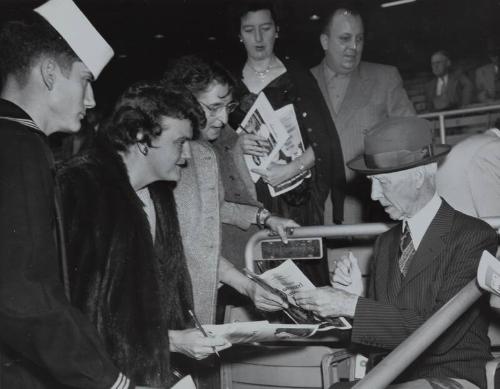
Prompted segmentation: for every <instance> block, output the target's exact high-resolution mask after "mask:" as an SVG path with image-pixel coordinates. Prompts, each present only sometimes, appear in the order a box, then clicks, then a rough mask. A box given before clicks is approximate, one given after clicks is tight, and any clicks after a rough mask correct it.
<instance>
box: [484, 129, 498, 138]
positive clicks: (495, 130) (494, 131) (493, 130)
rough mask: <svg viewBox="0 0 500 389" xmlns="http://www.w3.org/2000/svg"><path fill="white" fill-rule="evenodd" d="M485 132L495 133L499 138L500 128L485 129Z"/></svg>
mask: <svg viewBox="0 0 500 389" xmlns="http://www.w3.org/2000/svg"><path fill="white" fill-rule="evenodd" d="M486 132H489V133H490V134H492V135H496V136H498V137H499V138H500V130H499V129H498V128H490V129H489V130H486Z"/></svg>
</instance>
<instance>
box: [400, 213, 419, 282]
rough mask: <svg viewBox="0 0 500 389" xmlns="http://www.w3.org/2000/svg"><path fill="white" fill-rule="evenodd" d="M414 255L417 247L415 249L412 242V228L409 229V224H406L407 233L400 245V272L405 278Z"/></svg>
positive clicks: (402, 237) (405, 232)
mask: <svg viewBox="0 0 500 389" xmlns="http://www.w3.org/2000/svg"><path fill="white" fill-rule="evenodd" d="M414 255H415V247H413V241H412V240H411V234H410V228H409V227H408V223H406V222H405V231H404V233H403V235H402V236H401V241H400V243H399V270H400V271H401V274H402V275H403V276H406V273H408V268H409V267H410V261H411V259H412V258H413V256H414Z"/></svg>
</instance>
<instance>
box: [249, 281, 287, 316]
mask: <svg viewBox="0 0 500 389" xmlns="http://www.w3.org/2000/svg"><path fill="white" fill-rule="evenodd" d="M246 289H247V296H248V297H250V298H251V299H252V301H253V303H254V304H255V307H256V308H257V309H260V310H261V311H268V312H272V311H279V310H280V309H283V308H288V303H287V302H286V301H283V300H282V299H281V298H280V297H279V296H277V295H275V294H274V293H271V292H268V291H267V290H265V289H264V288H263V287H262V286H260V285H258V284H257V283H255V282H253V281H251V280H249V283H248V286H247V288H246Z"/></svg>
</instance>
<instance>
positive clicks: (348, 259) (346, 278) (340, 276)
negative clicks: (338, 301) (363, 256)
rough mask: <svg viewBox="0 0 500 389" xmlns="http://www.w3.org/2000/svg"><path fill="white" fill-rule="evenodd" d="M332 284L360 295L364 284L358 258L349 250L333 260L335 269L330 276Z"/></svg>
mask: <svg viewBox="0 0 500 389" xmlns="http://www.w3.org/2000/svg"><path fill="white" fill-rule="evenodd" d="M330 281H331V283H332V286H333V287H334V288H337V289H342V290H345V291H346V292H349V293H352V294H355V295H357V296H361V295H362V294H363V290H364V286H363V279H362V277H361V270H360V269H359V265H358V259H357V258H356V257H355V256H354V255H353V254H352V252H350V251H349V253H348V254H346V255H342V256H341V257H340V259H338V260H337V261H335V270H334V271H333V274H332V276H331V278H330Z"/></svg>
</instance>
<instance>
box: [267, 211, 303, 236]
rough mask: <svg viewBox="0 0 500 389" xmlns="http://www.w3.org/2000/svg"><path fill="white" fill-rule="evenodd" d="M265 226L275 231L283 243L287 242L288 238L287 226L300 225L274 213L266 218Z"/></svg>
mask: <svg viewBox="0 0 500 389" xmlns="http://www.w3.org/2000/svg"><path fill="white" fill-rule="evenodd" d="M266 226H267V227H269V229H270V230H271V231H274V232H276V233H277V234H278V235H279V236H280V238H281V240H282V241H283V243H288V238H287V236H286V229H287V228H292V227H300V225H299V224H297V223H295V222H294V221H293V220H292V219H287V218H284V217H280V216H275V215H273V216H271V217H269V218H268V219H267V220H266Z"/></svg>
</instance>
